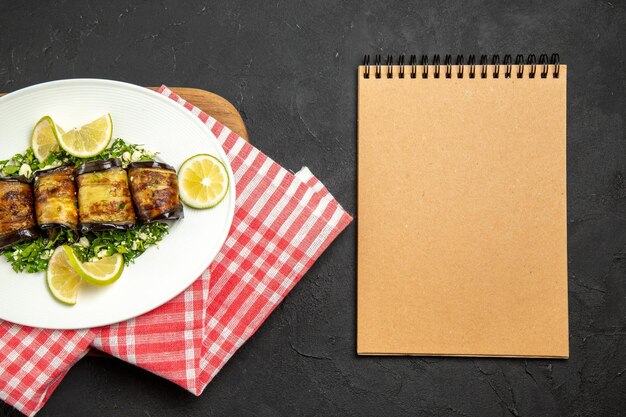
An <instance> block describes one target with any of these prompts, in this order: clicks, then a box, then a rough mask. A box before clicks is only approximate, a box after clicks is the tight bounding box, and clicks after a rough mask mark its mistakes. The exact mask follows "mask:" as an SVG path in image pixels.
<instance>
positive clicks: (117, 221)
mask: <svg viewBox="0 0 626 417" xmlns="http://www.w3.org/2000/svg"><path fill="white" fill-rule="evenodd" d="M76 183H77V185H78V213H79V219H80V230H81V231H82V232H83V233H86V232H95V231H98V230H107V229H120V230H126V229H130V228H132V227H133V226H134V225H135V211H134V210H133V202H132V200H131V198H130V190H129V189H128V175H127V174H126V171H125V170H124V169H123V168H122V161H121V160H119V159H117V158H116V159H109V160H106V161H93V162H87V163H85V164H83V165H81V166H79V167H78V168H77V170H76Z"/></svg>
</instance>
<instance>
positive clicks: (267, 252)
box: [0, 86, 352, 416]
mask: <svg viewBox="0 0 626 417" xmlns="http://www.w3.org/2000/svg"><path fill="white" fill-rule="evenodd" d="M159 92H160V93H161V94H163V95H165V96H167V97H169V98H171V99H172V100H175V101H177V102H178V103H179V104H180V105H182V106H184V107H185V108H186V109H188V110H189V111H191V112H192V113H193V114H194V115H196V116H197V117H199V118H200V119H201V120H202V121H203V122H204V123H205V124H206V125H207V126H208V127H209V129H211V131H212V132H213V133H214V134H215V136H216V137H217V138H218V140H219V142H220V144H221V145H222V146H223V148H224V150H225V152H226V154H227V156H228V159H229V161H230V164H231V167H232V169H233V173H234V176H235V178H234V182H235V184H236V189H237V201H236V206H235V218H234V220H233V225H232V227H231V230H230V233H229V236H228V238H227V240H226V243H225V244H224V246H223V248H222V249H221V251H220V253H219V254H218V255H217V257H216V259H215V261H214V262H213V263H212V264H211V265H210V266H209V268H208V269H207V270H206V271H205V272H204V273H203V274H202V276H201V277H199V278H198V279H197V280H196V281H195V282H194V283H193V284H192V285H191V286H190V287H189V288H188V289H187V290H185V291H184V292H183V293H182V294H180V295H179V296H177V297H176V298H174V299H173V300H171V301H170V302H168V303H166V304H164V305H163V306H161V307H159V308H157V309H155V310H153V311H151V312H149V313H147V314H144V315H143V316H140V317H137V318H135V319H132V320H128V321H125V322H122V323H118V324H114V325H111V326H106V327H101V328H96V329H87V330H78V331H67V330H63V331H61V330H42V329H35V328H30V327H24V326H19V325H16V324H13V323H9V322H6V321H1V320H0V399H2V400H4V401H6V402H7V403H9V404H11V405H12V406H14V407H15V408H16V409H18V410H20V411H21V412H22V413H24V414H26V415H29V416H32V415H35V414H36V413H37V411H39V410H40V409H41V408H42V407H43V406H44V404H45V403H46V401H47V399H48V398H49V396H50V395H51V394H52V392H53V391H54V389H55V388H56V387H57V385H58V384H59V383H60V382H61V380H62V379H63V377H64V376H65V374H66V373H67V371H68V370H69V369H70V368H71V367H72V365H73V364H74V363H76V362H77V361H78V360H79V359H80V358H82V357H83V356H84V355H85V353H86V352H87V350H88V349H89V347H90V346H93V347H96V348H97V349H100V350H102V351H104V352H107V353H109V354H111V355H113V356H116V357H118V358H120V359H122V360H124V361H127V362H129V363H132V364H135V365H137V366H140V367H142V368H144V369H146V370H148V371H150V372H153V373H155V374H157V375H159V376H162V377H163V378H166V379H168V380H170V381H172V382H174V383H176V384H178V385H180V386H182V387H183V388H185V389H187V390H189V391H190V392H192V393H194V394H196V395H200V394H201V393H202V391H203V390H204V388H205V387H206V386H207V384H208V383H209V382H211V380H212V379H213V377H214V376H215V375H216V374H217V373H218V372H219V370H220V369H221V368H222V367H223V366H224V364H226V362H227V361H228V360H229V359H230V358H231V357H232V356H233V354H234V353H235V352H236V351H237V349H239V348H240V347H241V345H243V344H244V343H245V342H246V340H248V339H249V338H250V336H252V335H253V334H254V332H255V331H256V330H257V329H258V328H259V326H260V325H261V324H262V323H263V321H265V319H266V318H267V317H268V316H269V314H270V313H271V312H272V310H274V308H276V306H277V305H278V304H279V303H280V302H281V301H282V300H283V299H284V297H285V296H286V295H287V294H288V293H289V291H290V290H291V289H292V288H293V286H294V285H295V284H296V283H297V282H298V281H299V280H300V278H301V277H302V276H303V275H304V273H305V272H306V271H307V270H308V269H309V268H310V267H311V265H312V264H313V262H315V260H316V259H317V258H318V257H319V256H320V254H321V253H322V252H323V251H324V250H325V249H326V248H327V247H328V245H329V244H330V243H331V242H332V241H333V240H334V239H335V238H336V237H337V235H339V233H341V231H342V230H343V229H344V228H345V227H346V226H347V225H348V224H349V223H350V221H351V220H352V219H351V217H350V216H349V215H348V214H347V213H346V212H345V211H344V210H343V208H342V207H341V206H340V205H339V204H338V203H337V201H336V200H335V199H334V198H333V196H332V195H331V194H330V193H329V192H328V190H327V189H326V188H325V187H324V186H323V185H322V183H321V182H320V181H319V180H317V178H315V177H314V176H313V175H312V174H311V172H310V171H309V170H308V169H307V168H303V169H302V170H300V171H299V172H298V173H296V174H292V173H290V172H289V171H287V170H286V169H284V168H282V167H281V166H280V165H278V164H277V163H276V162H274V161H272V160H271V159H270V158H269V157H268V156H267V155H265V154H263V153H262V152H260V151H259V150H258V149H256V148H255V147H254V146H252V145H250V144H248V143H247V142H246V141H245V140H243V139H242V138H241V137H239V136H238V135H236V134H235V133H233V132H231V131H230V130H229V129H228V128H226V127H225V126H224V125H222V124H221V123H219V122H218V121H216V120H215V119H213V118H212V117H210V116H209V115H207V114H206V113H203V112H202V111H201V110H200V109H198V108H196V107H194V106H193V105H191V104H190V103H187V102H186V101H185V100H183V99H182V98H180V97H178V96H177V95H176V94H174V93H173V92H172V91H170V90H169V89H168V88H167V87H165V86H163V87H161V89H160V90H159ZM85 412H86V413H87V412H88V410H87V409H86V410H85Z"/></svg>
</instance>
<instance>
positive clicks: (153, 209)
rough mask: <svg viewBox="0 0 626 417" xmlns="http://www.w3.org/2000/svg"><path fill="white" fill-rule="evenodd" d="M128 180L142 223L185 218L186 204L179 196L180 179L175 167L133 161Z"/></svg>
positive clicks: (129, 166)
mask: <svg viewBox="0 0 626 417" xmlns="http://www.w3.org/2000/svg"><path fill="white" fill-rule="evenodd" d="M128 178H129V181H130V192H131V195H132V197H133V203H134V204H135V211H136V212H137V218H138V219H139V220H140V221H142V222H151V221H155V220H176V219H182V218H183V217H184V213H183V205H182V204H181V202H180V198H179V196H178V177H177V176H176V170H175V169H174V168H173V167H171V166H169V165H167V164H162V163H160V162H133V163H131V164H129V165H128Z"/></svg>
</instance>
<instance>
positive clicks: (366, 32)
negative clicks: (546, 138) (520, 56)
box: [0, 0, 626, 417]
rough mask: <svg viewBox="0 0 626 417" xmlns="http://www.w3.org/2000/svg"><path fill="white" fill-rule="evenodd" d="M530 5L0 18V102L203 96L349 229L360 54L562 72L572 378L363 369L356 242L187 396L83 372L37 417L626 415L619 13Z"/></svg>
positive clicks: (377, 363)
mask: <svg viewBox="0 0 626 417" xmlns="http://www.w3.org/2000/svg"><path fill="white" fill-rule="evenodd" d="M29 3H30V2H29ZM528 3H529V4H527V5H522V2H519V1H518V2H507V3H506V4H505V3H503V2H501V1H485V2H479V1H474V2H469V1H466V2H448V1H435V0H433V1H424V2H409V1H406V0H402V1H384V2H383V1H380V2H372V1H367V2H364V3H361V2H359V1H349V2H345V3H339V2H331V1H328V2H324V3H322V2H317V3H315V4H312V3H311V2H298V3H296V2H287V1H281V0H276V1H273V2H247V1H236V2H230V3H228V4H212V3H205V2H201V1H194V2H184V3H182V2H175V1H168V2H152V3H147V2H136V1H130V2H126V1H119V0H116V1H102V2H95V1H89V2H80V3H79V2H75V3H73V2H52V3H51V4H48V5H45V3H44V2H38V3H37V4H36V5H35V4H34V2H33V4H25V3H22V2H12V1H11V2H9V1H5V0H2V2H1V3H0V4H1V6H0V90H4V91H7V92H8V91H14V90H16V89H19V88H21V87H25V86H28V85H31V84H34V83H39V82H42V81H47V80H53V79H59V78H69V77H103V78H112V79H118V80H124V81H129V82H132V83H136V84H140V85H157V84H159V83H161V82H163V83H166V84H168V85H172V86H189V87H192V86H193V87H199V88H204V89H208V90H210V91H214V92H216V93H218V94H220V95H222V96H224V97H226V98H227V99H229V100H230V101H232V102H233V103H234V104H235V106H236V107H237V108H238V109H239V111H240V112H241V114H242V115H243V117H244V119H245V121H246V123H247V126H248V131H249V132H250V137H251V140H252V142H253V143H254V144H256V146H258V147H259V148H260V149H261V150H263V151H265V152H266V153H268V154H269V155H270V156H272V157H273V158H274V159H276V160H277V161H278V162H280V163H281V164H283V165H284V166H286V167H288V168H290V169H292V170H297V169H299V168H300V167H301V166H303V165H307V166H309V167H310V168H311V170H312V171H313V172H314V173H315V174H317V175H318V176H319V178H320V179H321V180H322V181H323V182H324V183H325V184H326V185H327V186H328V188H329V189H330V190H331V192H333V193H334V194H335V196H337V198H338V199H339V201H340V202H341V203H342V204H343V205H344V206H345V207H346V208H347V210H348V211H349V212H351V213H355V211H356V198H355V195H356V186H355V182H356V178H355V172H356V162H355V158H356V75H355V70H356V65H357V64H358V63H359V62H360V61H361V59H362V55H363V54H364V53H383V54H387V53H392V54H397V53H399V52H407V53H416V54H421V53H428V54H433V53H442V54H445V53H453V54H455V53H464V54H465V55H466V56H467V54H469V53H476V54H480V53H489V54H491V53H500V54H501V55H502V54H504V53H524V54H527V53H541V52H559V53H560V54H561V59H562V61H564V62H565V63H567V64H568V69H569V71H568V72H569V79H568V83H569V86H568V95H569V98H568V205H569V214H568V222H569V228H568V230H569V301H570V329H571V335H570V349H571V358H570V359H569V360H565V361H563V360H527V361H525V360H508V359H461V358H458V359H444V358H372V357H357V356H356V355H355V286H356V285H355V278H356V275H355V252H356V250H355V242H356V234H355V230H356V228H355V224H353V225H351V226H350V227H349V229H348V230H347V231H346V232H344V233H343V235H341V236H340V237H339V239H338V240H337V241H336V242H335V243H334V244H333V245H332V246H331V248H330V249H329V250H328V251H327V252H326V253H325V254H324V255H323V256H322V257H321V259H320V260H319V261H318V262H317V263H316V264H315V266H314V267H313V268H312V269H311V271H310V272H309V273H308V274H307V275H306V276H305V278H304V279H303V280H302V282H301V283H300V284H299V285H298V286H297V287H296V288H295V289H294V290H293V292H292V293H291V294H290V295H289V296H288V297H287V299H286V300H285V302H284V303H283V304H282V305H281V306H280V307H279V308H278V309H277V310H276V311H275V312H274V313H273V314H272V316H271V317H270V318H269V319H268V320H267V322H266V323H265V324H264V325H263V326H262V327H261V329H260V330H259V331H258V332H257V334H256V335H255V336H254V337H253V338H252V339H251V340H250V341H249V342H248V343H247V344H246V345H245V346H244V347H243V348H242V349H241V350H240V351H239V352H238V353H237V354H236V355H235V356H234V358H233V359H232V361H231V362H230V363H229V364H227V366H226V367H225V368H224V369H223V371H222V372H221V373H220V374H219V375H218V376H217V377H216V378H215V380H214V381H213V382H212V383H211V384H210V385H209V387H208V388H207V390H206V391H205V393H204V394H203V395H202V396H201V397H199V398H196V397H194V396H193V395H191V394H189V393H187V392H186V391H183V390H182V389H180V388H178V387H176V386H174V385H173V384H170V383H168V382H166V381H164V380H161V379H159V378H157V377H155V376H152V375H151V374H148V373H147V372H144V371H141V370H138V369H136V368H134V367H132V366H130V365H126V364H124V363H121V362H119V361H117V360H112V359H98V358H86V359H83V360H82V361H80V363H79V364H78V365H77V366H75V367H74V369H72V370H71V371H70V373H69V374H68V376H67V377H66V379H65V381H63V383H61V385H60V386H59V388H58V390H57V391H56V392H55V394H54V395H53V396H52V398H51V400H50V401H49V403H48V404H47V405H46V407H45V408H44V409H43V410H42V411H41V413H40V415H41V416H42V417H43V416H50V417H52V416H82V415H87V414H89V415H91V416H93V417H97V416H152V417H156V416H163V417H165V416H183V415H184V416H221V415H238V416H253V415H255V416H300V415H302V416H312V415H342V416H350V415H354V416H357V415H359V416H476V417H491V416H534V417H539V416H558V415H562V416H592V415H600V416H619V415H626V411H625V409H624V407H625V406H626V141H625V137H624V94H625V93H626V91H625V88H624V86H625V80H624V56H625V48H624V39H625V37H626V36H625V35H626V33H625V30H624V27H625V23H626V22H625V16H626V14H625V11H624V2H623V1H618V0H615V1H611V2H607V1H588V2H584V1H579V0H577V1H567V0H561V1H553V2H549V1H544V2H542V1H533V2H528ZM416 319H419V318H416ZM15 415H18V413H16V412H15V411H12V409H10V408H9V407H8V406H6V405H3V406H0V416H15Z"/></svg>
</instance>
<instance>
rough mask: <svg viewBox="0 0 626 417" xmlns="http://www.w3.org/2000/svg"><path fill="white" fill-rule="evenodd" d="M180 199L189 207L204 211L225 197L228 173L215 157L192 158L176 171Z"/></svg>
mask: <svg viewBox="0 0 626 417" xmlns="http://www.w3.org/2000/svg"><path fill="white" fill-rule="evenodd" d="M178 182H179V189H180V199H181V200H183V202H184V203H185V204H187V205H188V206H189V207H193V208H197V209H206V208H211V207H215V206H217V205H218V204H219V203H220V202H221V201H222V200H223V199H224V197H225V196H226V193H227V192H228V186H229V182H230V181H229V178H228V171H226V167H225V166H224V164H223V163H222V161H220V160H219V159H217V158H216V157H214V156H212V155H208V154H200V155H195V156H192V157H191V158H189V159H187V160H186V161H185V162H183V165H182V166H181V167H180V169H179V170H178Z"/></svg>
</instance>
